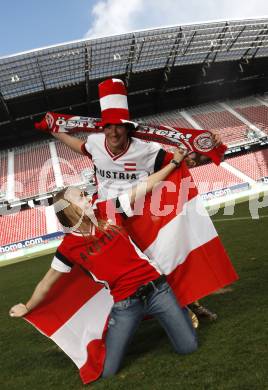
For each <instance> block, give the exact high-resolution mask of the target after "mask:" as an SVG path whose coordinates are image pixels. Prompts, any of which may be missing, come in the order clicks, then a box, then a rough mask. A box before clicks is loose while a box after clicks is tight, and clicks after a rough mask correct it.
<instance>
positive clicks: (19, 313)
mask: <svg viewBox="0 0 268 390" xmlns="http://www.w3.org/2000/svg"><path fill="white" fill-rule="evenodd" d="M27 313H28V309H27V307H26V305H24V303H18V304H17V305H15V306H13V307H12V308H11V309H10V310H9V315H10V317H23V316H24V315H25V314H27Z"/></svg>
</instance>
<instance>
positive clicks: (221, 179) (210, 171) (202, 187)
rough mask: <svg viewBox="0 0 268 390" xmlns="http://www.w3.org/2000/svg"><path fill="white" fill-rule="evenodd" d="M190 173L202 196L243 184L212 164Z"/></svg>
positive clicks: (235, 177) (195, 168)
mask: <svg viewBox="0 0 268 390" xmlns="http://www.w3.org/2000/svg"><path fill="white" fill-rule="evenodd" d="M190 172H191V175H192V177H193V179H194V181H195V183H196V185H197V188H198V191H199V192H200V193H201V194H204V193H207V192H210V191H215V190H218V189H222V188H228V187H231V186H234V185H236V184H240V183H242V182H243V181H242V180H241V179H239V178H238V177H237V176H235V175H233V174H232V173H230V172H229V171H227V170H226V169H224V168H222V167H221V166H218V167H217V166H216V165H215V164H212V163H211V164H205V165H201V166H198V167H194V168H191V170H190Z"/></svg>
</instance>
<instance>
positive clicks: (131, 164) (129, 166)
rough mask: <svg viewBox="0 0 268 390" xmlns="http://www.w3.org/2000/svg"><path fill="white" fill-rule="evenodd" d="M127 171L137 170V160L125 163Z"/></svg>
mask: <svg viewBox="0 0 268 390" xmlns="http://www.w3.org/2000/svg"><path fill="white" fill-rule="evenodd" d="M124 169H125V171H136V169H137V164H136V163H135V162H126V163H125V164H124Z"/></svg>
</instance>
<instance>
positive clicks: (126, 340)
mask: <svg viewBox="0 0 268 390" xmlns="http://www.w3.org/2000/svg"><path fill="white" fill-rule="evenodd" d="M146 315H150V316H154V317H156V318H157V320H158V321H159V322H160V324H161V326H162V327H163V328H164V329H165V331H166V333H167V335H168V337H169V339H170V341H171V343H172V346H173V348H174V350H175V352H177V353H179V354H187V353H191V352H194V351H195V350H196V349H197V338H196V333H195V331H194V329H193V327H192V323H191V320H190V318H189V316H188V313H187V309H181V308H180V307H179V305H178V303H177V300H176V297H175V295H174V294H173V292H172V290H171V288H170V286H169V285H168V283H167V282H163V283H162V284H161V285H159V286H158V287H154V291H153V292H152V293H150V295H149V296H148V297H147V299H146V300H141V299H139V298H127V299H124V300H122V301H119V302H116V303H115V304H114V305H113V308H112V311H111V314H110V320H109V326H108V331H107V335H106V359H105V363H104V369H103V373H102V377H104V378H107V377H109V376H111V375H114V374H115V373H116V372H117V371H118V370H119V368H120V365H121V362H122V359H123V357H124V355H125V353H126V350H127V347H128V345H129V344H130V342H131V340H132V338H133V336H134V333H135V331H136V330H137V328H138V326H139V324H140V322H141V321H142V319H143V318H144V316H146Z"/></svg>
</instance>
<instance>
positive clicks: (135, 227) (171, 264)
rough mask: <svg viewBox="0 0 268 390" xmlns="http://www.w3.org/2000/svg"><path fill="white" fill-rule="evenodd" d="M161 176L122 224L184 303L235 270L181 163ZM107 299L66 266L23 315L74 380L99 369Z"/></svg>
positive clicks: (217, 285) (229, 280)
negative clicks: (66, 362)
mask: <svg viewBox="0 0 268 390" xmlns="http://www.w3.org/2000/svg"><path fill="white" fill-rule="evenodd" d="M167 180H168V183H169V185H168V186H167V185H166V184H165V183H166V182H163V183H162V184H161V186H158V187H157V188H156V189H155V191H153V193H152V194H150V195H148V196H147V197H146V199H145V203H144V200H143V201H142V202H141V204H137V205H135V209H136V206H137V211H140V210H143V213H140V212H137V213H136V216H134V217H131V218H129V219H127V225H126V229H127V231H128V233H129V234H130V236H131V238H132V239H133V240H134V241H135V243H136V244H137V245H138V246H139V247H140V249H141V250H142V251H143V252H144V253H145V254H146V255H147V256H148V257H149V259H151V260H152V261H153V262H154V263H155V264H157V266H158V268H159V269H160V270H161V272H162V274H165V275H167V279H168V282H169V284H170V286H171V287H172V289H173V291H174V293H175V295H176V297H177V299H178V302H179V304H180V305H181V306H185V305H188V304H189V303H191V302H193V301H195V300H197V299H200V298H202V297H204V296H206V295H208V294H211V293H212V292H214V291H216V290H218V289H220V288H222V287H224V286H225V285H227V284H230V283H232V282H234V281H235V280H236V279H237V278H238V277H237V274H236V272H235V270H234V268H233V266H232V264H231V262H230V260H229V258H228V255H227V253H226V252H225V250H224V247H223V245H222V243H221V241H220V239H219V237H218V234H217V232H216V230H215V228H214V225H213V223H212V221H211V219H210V217H209V215H208V213H207V211H206V210H205V208H204V206H203V204H202V200H201V199H200V198H199V196H198V194H197V189H196V188H195V186H194V183H193V181H192V178H191V175H190V173H189V170H188V169H187V167H186V164H185V163H184V162H183V163H182V165H181V167H180V168H179V169H176V170H175V171H173V172H172V174H171V175H170V176H169V177H168V179H167ZM138 209H139V210H138ZM134 212H135V210H134ZM141 214H142V215H141ZM112 260H113V259H111V261H112ZM112 305H113V298H112V296H111V295H110V293H109V290H107V289H106V288H104V287H103V286H102V285H100V284H97V283H95V282H94V281H93V280H92V279H90V278H89V277H88V276H87V275H86V274H85V273H84V272H83V271H82V270H81V269H80V268H79V267H73V270H72V271H71V273H70V274H67V275H66V274H65V275H63V276H62V277H61V278H60V279H59V280H58V282H57V283H56V284H55V285H54V286H53V289H52V291H50V293H49V296H47V297H46V300H45V301H44V302H43V303H42V304H40V305H39V306H38V307H37V308H36V309H34V310H33V311H32V312H30V313H28V314H27V315H26V316H25V319H26V320H27V321H29V322H30V323H32V324H33V325H34V326H35V327H36V328H37V329H39V330H40V331H41V332H42V333H43V334H45V335H46V336H48V337H49V338H51V339H52V340H53V341H54V342H55V343H56V344H57V345H58V346H59V347H60V348H61V349H62V350H63V351H64V352H65V353H66V354H67V355H68V356H69V357H70V358H71V359H72V360H73V361H74V363H75V364H76V366H77V367H78V369H79V373H80V376H81V378H82V381H83V382H84V383H89V382H92V381H94V380H96V379H98V378H99V377H100V376H101V373H102V370H103V363H104V361H105V334H106V330H107V320H108V318H109V314H110V310H111V307H112Z"/></svg>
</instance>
